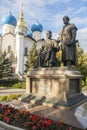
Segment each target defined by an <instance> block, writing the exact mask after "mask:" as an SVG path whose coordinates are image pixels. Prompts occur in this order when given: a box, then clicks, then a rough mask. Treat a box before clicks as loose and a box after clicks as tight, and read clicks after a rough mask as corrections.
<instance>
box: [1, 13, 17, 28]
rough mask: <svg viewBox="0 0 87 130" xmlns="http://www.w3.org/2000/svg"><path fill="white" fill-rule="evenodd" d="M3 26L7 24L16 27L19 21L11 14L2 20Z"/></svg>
mask: <svg viewBox="0 0 87 130" xmlns="http://www.w3.org/2000/svg"><path fill="white" fill-rule="evenodd" d="M1 24H2V25H5V24H10V25H13V26H16V24H17V20H16V18H15V17H14V16H13V15H12V14H11V12H10V14H9V15H6V16H4V17H3V18H2V22H1Z"/></svg>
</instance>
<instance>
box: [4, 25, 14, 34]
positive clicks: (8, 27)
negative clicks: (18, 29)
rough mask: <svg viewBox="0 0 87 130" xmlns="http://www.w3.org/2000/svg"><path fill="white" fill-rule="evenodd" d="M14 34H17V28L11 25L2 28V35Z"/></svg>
mask: <svg viewBox="0 0 87 130" xmlns="http://www.w3.org/2000/svg"><path fill="white" fill-rule="evenodd" d="M9 32H10V33H12V34H15V27H14V26H13V25H10V24H5V25H4V26H3V28H2V35H5V34H6V33H9Z"/></svg>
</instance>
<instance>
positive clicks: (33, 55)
mask: <svg viewBox="0 0 87 130" xmlns="http://www.w3.org/2000/svg"><path fill="white" fill-rule="evenodd" d="M27 59H28V60H27V61H26V64H25V67H26V69H25V72H27V71H28V70H29V69H31V68H35V64H36V59H37V50H36V44H35V43H33V45H32V47H31V50H30V51H29V55H28V57H27Z"/></svg>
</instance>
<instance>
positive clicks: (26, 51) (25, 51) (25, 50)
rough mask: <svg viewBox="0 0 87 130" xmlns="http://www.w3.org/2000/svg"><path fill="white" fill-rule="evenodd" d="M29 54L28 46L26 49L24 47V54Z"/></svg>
mask: <svg viewBox="0 0 87 130" xmlns="http://www.w3.org/2000/svg"><path fill="white" fill-rule="evenodd" d="M27 55H28V48H27V47H25V49H24V56H27Z"/></svg>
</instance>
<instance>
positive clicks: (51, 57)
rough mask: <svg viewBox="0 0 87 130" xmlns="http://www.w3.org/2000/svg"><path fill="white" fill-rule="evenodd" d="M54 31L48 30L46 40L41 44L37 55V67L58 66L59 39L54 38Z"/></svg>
mask: <svg viewBox="0 0 87 130" xmlns="http://www.w3.org/2000/svg"><path fill="white" fill-rule="evenodd" d="M51 37H52V32H51V31H47V32H46V40H44V42H43V44H42V45H41V48H40V51H39V53H38V56H37V67H56V66H59V61H58V59H57V58H56V52H57V51H58V50H59V47H58V45H57V41H56V40H55V39H52V38H51Z"/></svg>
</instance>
